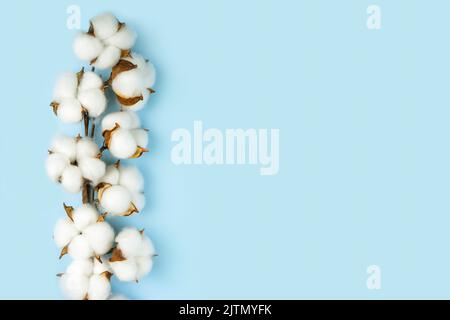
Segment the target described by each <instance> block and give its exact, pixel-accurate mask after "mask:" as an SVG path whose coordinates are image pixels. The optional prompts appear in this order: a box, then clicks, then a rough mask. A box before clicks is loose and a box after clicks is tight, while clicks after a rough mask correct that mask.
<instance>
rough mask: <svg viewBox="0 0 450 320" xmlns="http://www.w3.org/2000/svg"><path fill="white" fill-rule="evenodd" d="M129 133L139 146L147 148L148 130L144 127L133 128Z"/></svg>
mask: <svg viewBox="0 0 450 320" xmlns="http://www.w3.org/2000/svg"><path fill="white" fill-rule="evenodd" d="M131 134H132V135H133V137H134V141H136V144H137V145H138V146H139V147H142V148H147V146H148V132H147V131H146V130H145V129H133V130H131Z"/></svg>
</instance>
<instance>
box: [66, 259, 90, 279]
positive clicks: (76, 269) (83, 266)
mask: <svg viewBox="0 0 450 320" xmlns="http://www.w3.org/2000/svg"><path fill="white" fill-rule="evenodd" d="M93 271H94V263H93V262H92V259H85V260H73V261H72V262H71V263H70V264H69V266H68V267H67V270H66V272H65V273H67V274H81V275H84V276H87V277H90V276H91V275H92V272H93Z"/></svg>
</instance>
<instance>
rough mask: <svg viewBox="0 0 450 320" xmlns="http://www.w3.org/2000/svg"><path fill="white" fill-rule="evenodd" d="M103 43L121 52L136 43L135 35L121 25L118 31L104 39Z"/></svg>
mask: <svg viewBox="0 0 450 320" xmlns="http://www.w3.org/2000/svg"><path fill="white" fill-rule="evenodd" d="M105 42H106V43H107V44H109V45H113V46H115V47H117V48H119V49H121V50H128V49H130V48H131V47H133V45H134V43H135V42H136V33H135V32H134V31H133V30H131V29H130V28H128V27H127V26H126V25H122V27H121V28H120V30H119V31H118V32H117V33H115V34H114V35H112V36H111V37H109V38H108V39H105Z"/></svg>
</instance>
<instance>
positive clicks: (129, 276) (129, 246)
mask: <svg viewBox="0 0 450 320" xmlns="http://www.w3.org/2000/svg"><path fill="white" fill-rule="evenodd" d="M116 242H117V247H116V248H115V249H114V251H113V254H112V257H111V259H110V261H109V265H110V266H111V269H112V270H113V272H114V274H115V275H116V276H117V278H118V279H119V280H121V281H138V280H139V279H140V278H142V277H143V276H145V275H147V274H148V273H149V272H150V271H151V269H152V267H153V257H154V256H155V249H154V247H153V244H152V242H151V240H150V239H149V238H148V237H147V236H145V235H144V233H143V232H142V231H139V230H137V229H135V228H125V229H123V230H122V231H121V232H120V233H119V234H118V235H117V237H116Z"/></svg>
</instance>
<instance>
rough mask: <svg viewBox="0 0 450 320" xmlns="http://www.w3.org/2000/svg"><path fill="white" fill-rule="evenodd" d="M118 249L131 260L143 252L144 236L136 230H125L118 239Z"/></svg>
mask: <svg viewBox="0 0 450 320" xmlns="http://www.w3.org/2000/svg"><path fill="white" fill-rule="evenodd" d="M116 242H117V247H118V248H119V249H120V251H121V252H122V255H123V256H124V257H125V258H127V259H129V258H133V257H134V256H137V255H139V253H140V252H141V250H142V235H141V233H140V232H139V231H138V230H137V229H136V228H124V229H123V230H122V231H121V232H120V233H119V234H118V235H117V237H116Z"/></svg>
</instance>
